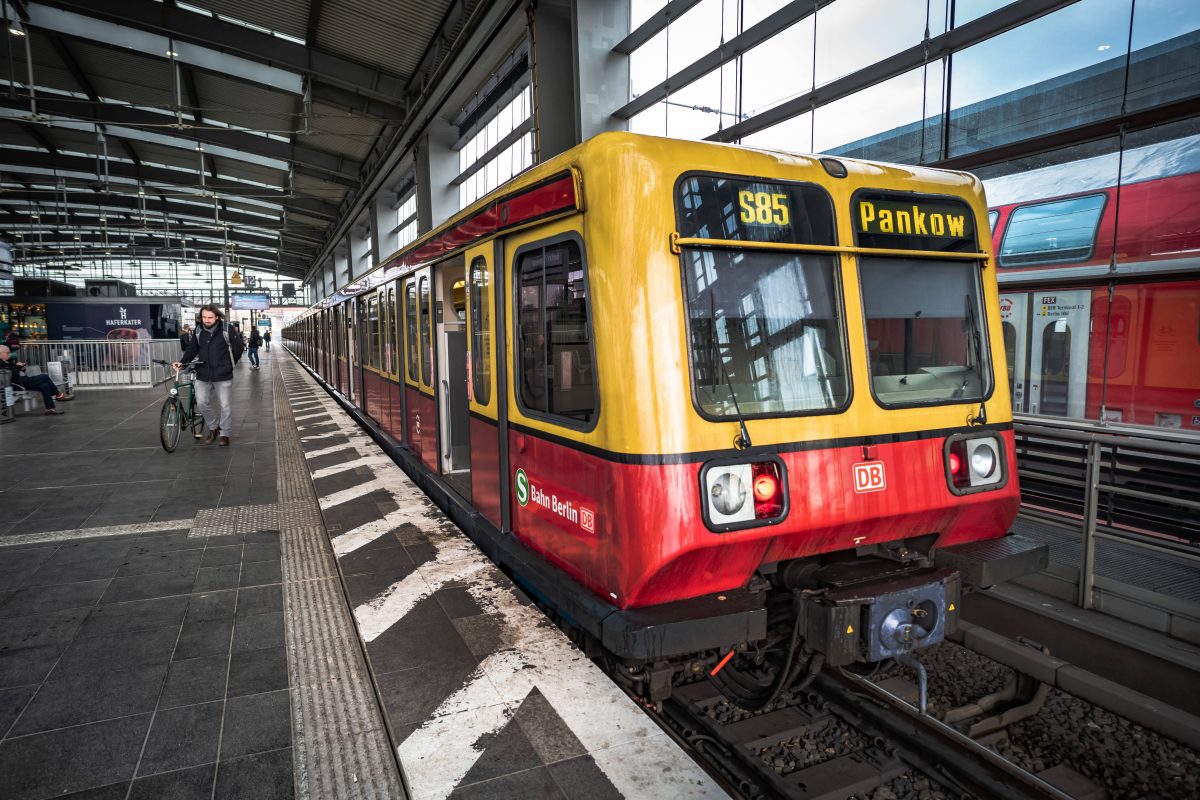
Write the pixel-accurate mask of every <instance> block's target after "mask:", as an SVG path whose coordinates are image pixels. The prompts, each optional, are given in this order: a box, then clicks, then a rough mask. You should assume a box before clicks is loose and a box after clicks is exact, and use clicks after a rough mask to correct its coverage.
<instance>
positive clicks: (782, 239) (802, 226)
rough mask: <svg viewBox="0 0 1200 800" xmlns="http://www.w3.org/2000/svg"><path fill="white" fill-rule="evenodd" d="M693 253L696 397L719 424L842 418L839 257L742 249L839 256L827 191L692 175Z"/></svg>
mask: <svg viewBox="0 0 1200 800" xmlns="http://www.w3.org/2000/svg"><path fill="white" fill-rule="evenodd" d="M676 216H677V219H678V225H679V233H680V235H681V236H684V237H694V238H699V239H722V240H725V241H726V243H727V245H728V246H727V247H722V248H720V249H716V248H707V247H685V248H684V249H683V253H682V262H683V283H684V291H685V293H686V297H687V313H688V332H689V336H690V339H691V341H690V346H691V373H692V392H693V397H694V401H695V404H696V406H697V408H698V410H699V411H700V413H701V414H702V415H704V416H705V417H706V418H709V419H730V418H735V417H736V416H737V415H738V413H739V412H740V414H741V415H742V416H744V417H754V416H780V415H792V414H810V413H822V412H829V411H834V410H837V409H839V408H842V407H844V406H845V405H846V403H847V402H848V401H849V397H850V382H849V379H848V377H847V370H846V363H847V362H846V348H845V338H844V334H843V330H842V315H841V307H842V303H841V299H840V290H839V287H838V280H837V263H838V262H837V259H836V257H834V256H828V255H821V254H808V253H796V252H771V251H762V250H750V249H748V248H747V249H738V248H735V247H733V242H734V241H754V242H762V243H767V244H774V243H780V244H816V245H833V244H835V243H836V237H835V234H834V216H833V204H832V202H831V201H830V198H829V195H828V194H827V193H826V192H825V191H824V190H823V189H821V188H820V187H818V186H814V185H810V184H795V183H776V182H766V181H761V180H753V179H749V178H737V177H726V176H719V175H700V174H697V175H688V176H685V177H684V178H682V179H681V180H680V181H679V183H678V185H677V187H676Z"/></svg>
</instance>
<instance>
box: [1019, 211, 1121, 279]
mask: <svg viewBox="0 0 1200 800" xmlns="http://www.w3.org/2000/svg"><path fill="white" fill-rule="evenodd" d="M1106 199H1107V198H1106V196H1105V195H1102V194H1094V195H1088V196H1087V197H1072V198H1070V199H1068V200H1054V201H1052V202H1049V203H1036V204H1033V205H1028V206H1021V207H1020V208H1017V209H1015V210H1014V211H1013V212H1012V214H1010V215H1009V217H1008V225H1006V226H1005V229H1004V241H1003V242H1002V243H1001V245H1000V266H1002V267H1033V266H1042V265H1045V264H1068V263H1071V262H1075V261H1086V260H1087V259H1088V258H1090V257H1091V255H1092V249H1093V247H1094V246H1095V243H1096V231H1097V229H1098V228H1099V227H1100V215H1101V212H1103V211H1104V203H1105V200H1106Z"/></svg>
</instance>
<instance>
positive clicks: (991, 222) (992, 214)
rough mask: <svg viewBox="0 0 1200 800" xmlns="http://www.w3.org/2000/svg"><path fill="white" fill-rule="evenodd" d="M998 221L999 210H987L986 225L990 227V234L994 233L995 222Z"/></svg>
mask: <svg viewBox="0 0 1200 800" xmlns="http://www.w3.org/2000/svg"><path fill="white" fill-rule="evenodd" d="M999 221H1000V212H999V211H989V212H988V227H989V228H991V229H992V235H993V236H995V235H996V223H997V222H999Z"/></svg>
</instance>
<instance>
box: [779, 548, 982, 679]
mask: <svg viewBox="0 0 1200 800" xmlns="http://www.w3.org/2000/svg"><path fill="white" fill-rule="evenodd" d="M958 606H959V575H958V573H957V572H956V571H954V570H952V569H938V570H921V571H919V572H915V573H908V574H904V575H900V576H894V577H890V578H887V579H883V580H876V581H869V582H863V583H854V584H850V585H843V586H838V587H836V588H833V589H830V590H828V591H826V592H824V593H819V594H817V593H814V594H811V595H807V596H806V602H805V603H804V604H802V607H801V613H803V615H804V620H803V628H802V629H803V630H804V631H805V637H806V641H807V644H808V646H809V647H811V648H812V649H814V650H816V651H818V652H822V653H824V654H825V657H826V660H827V663H829V664H830V665H832V666H842V665H845V664H850V663H853V662H855V661H867V662H875V661H882V660H883V659H886V658H893V657H896V656H900V655H904V654H907V653H909V652H911V651H913V650H915V649H917V648H920V647H928V646H930V645H933V644H937V643H938V642H940V641H942V640H943V639H944V638H945V636H946V633H947V632H948V631H951V632H952V631H953V630H954V629H955V628H956V627H957V619H958Z"/></svg>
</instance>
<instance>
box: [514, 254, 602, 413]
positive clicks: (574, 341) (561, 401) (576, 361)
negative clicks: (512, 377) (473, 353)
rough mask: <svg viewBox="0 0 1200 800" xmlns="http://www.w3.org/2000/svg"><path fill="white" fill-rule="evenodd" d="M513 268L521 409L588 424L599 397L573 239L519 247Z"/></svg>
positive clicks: (583, 280) (584, 288)
mask: <svg viewBox="0 0 1200 800" xmlns="http://www.w3.org/2000/svg"><path fill="white" fill-rule="evenodd" d="M515 271H516V277H517V280H516V284H517V286H516V288H517V321H516V322H517V331H516V333H517V353H516V356H517V367H516V372H517V375H518V387H519V390H518V400H519V401H520V404H521V407H522V409H523V410H526V411H529V412H534V413H535V414H545V415H549V416H553V417H556V418H558V421H563V422H565V423H566V424H568V425H571V426H572V427H590V426H591V425H592V424H594V423H595V420H596V412H597V407H598V405H599V395H598V394H597V391H596V373H595V369H594V368H593V365H594V359H593V355H592V326H591V314H590V310H589V308H588V296H587V276H586V274H585V271H584V262H583V256H582V252H581V248H580V245H579V242H578V240H576V239H574V238H569V239H563V240H559V241H554V242H550V243H546V244H541V245H535V246H533V247H530V248H527V249H525V250H523V251H520V252H519V253H518V254H517V260H516V270H515Z"/></svg>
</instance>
